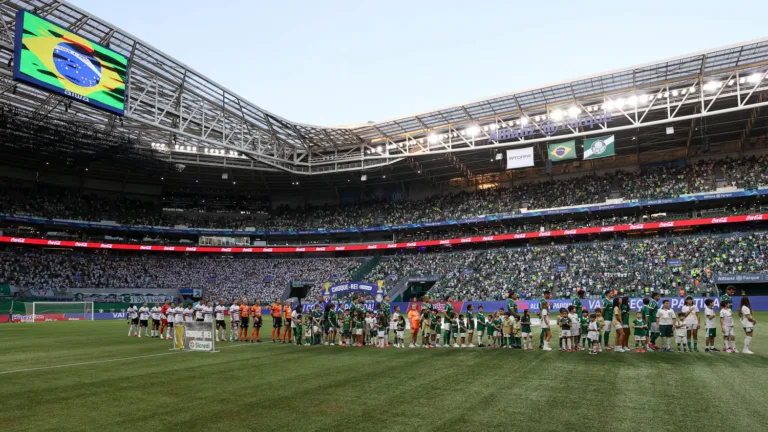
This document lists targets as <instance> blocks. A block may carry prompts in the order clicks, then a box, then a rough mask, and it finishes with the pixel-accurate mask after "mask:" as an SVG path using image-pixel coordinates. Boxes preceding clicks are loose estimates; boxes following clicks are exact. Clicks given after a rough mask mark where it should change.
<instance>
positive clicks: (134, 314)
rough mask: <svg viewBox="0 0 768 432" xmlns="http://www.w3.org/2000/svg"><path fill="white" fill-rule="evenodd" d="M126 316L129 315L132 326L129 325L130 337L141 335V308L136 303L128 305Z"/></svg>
mask: <svg viewBox="0 0 768 432" xmlns="http://www.w3.org/2000/svg"><path fill="white" fill-rule="evenodd" d="M125 314H126V316H127V317H128V322H129V323H131V326H130V327H128V337H131V336H133V337H138V336H139V308H137V307H136V305H135V304H133V303H131V304H130V305H129V306H128V310H126V312H125ZM134 330H135V331H136V333H135V334H133V331H134Z"/></svg>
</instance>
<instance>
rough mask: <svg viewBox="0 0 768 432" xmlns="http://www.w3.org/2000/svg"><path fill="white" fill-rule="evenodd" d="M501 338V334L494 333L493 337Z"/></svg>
mask: <svg viewBox="0 0 768 432" xmlns="http://www.w3.org/2000/svg"><path fill="white" fill-rule="evenodd" d="M499 336H501V332H497V331H494V332H493V337H499Z"/></svg>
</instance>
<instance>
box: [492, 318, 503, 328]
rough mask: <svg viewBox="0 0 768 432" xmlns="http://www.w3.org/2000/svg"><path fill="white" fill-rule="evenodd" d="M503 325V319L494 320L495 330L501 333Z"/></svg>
mask: <svg viewBox="0 0 768 432" xmlns="http://www.w3.org/2000/svg"><path fill="white" fill-rule="evenodd" d="M501 323H502V321H501V318H496V319H495V320H493V328H494V330H496V331H501Z"/></svg>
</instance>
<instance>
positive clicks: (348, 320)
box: [342, 318, 352, 332]
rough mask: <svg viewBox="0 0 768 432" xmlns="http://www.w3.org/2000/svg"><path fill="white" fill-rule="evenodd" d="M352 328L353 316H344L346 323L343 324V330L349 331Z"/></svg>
mask: <svg viewBox="0 0 768 432" xmlns="http://www.w3.org/2000/svg"><path fill="white" fill-rule="evenodd" d="M350 328H352V319H351V318H344V325H343V326H342V330H344V331H345V332H347V331H349V329H350Z"/></svg>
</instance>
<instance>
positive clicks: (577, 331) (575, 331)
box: [568, 305, 581, 351]
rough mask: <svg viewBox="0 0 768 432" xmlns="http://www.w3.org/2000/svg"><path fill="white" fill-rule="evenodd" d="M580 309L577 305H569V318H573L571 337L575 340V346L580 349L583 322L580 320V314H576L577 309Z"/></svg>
mask: <svg viewBox="0 0 768 432" xmlns="http://www.w3.org/2000/svg"><path fill="white" fill-rule="evenodd" d="M577 310H579V309H576V306H574V305H569V306H568V318H569V319H570V320H571V339H572V341H573V348H574V349H575V350H576V351H578V350H579V348H580V347H579V339H580V336H581V322H580V320H579V315H577V314H576V311H577Z"/></svg>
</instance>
